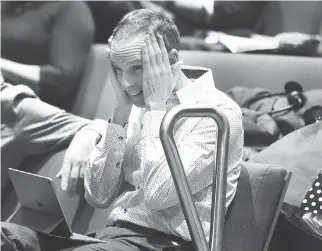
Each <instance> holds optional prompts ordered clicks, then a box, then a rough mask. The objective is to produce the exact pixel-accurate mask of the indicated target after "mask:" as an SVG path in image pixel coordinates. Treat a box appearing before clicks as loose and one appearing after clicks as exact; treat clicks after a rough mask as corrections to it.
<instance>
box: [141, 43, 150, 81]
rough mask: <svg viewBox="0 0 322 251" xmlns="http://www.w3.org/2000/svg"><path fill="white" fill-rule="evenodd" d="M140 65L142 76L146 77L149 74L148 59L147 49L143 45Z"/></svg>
mask: <svg viewBox="0 0 322 251" xmlns="http://www.w3.org/2000/svg"><path fill="white" fill-rule="evenodd" d="M142 63H143V75H144V76H145V77H147V75H148V73H149V72H150V59H149V54H148V48H147V46H146V45H145V44H144V45H143V46H142Z"/></svg>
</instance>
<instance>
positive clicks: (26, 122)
mask: <svg viewBox="0 0 322 251" xmlns="http://www.w3.org/2000/svg"><path fill="white" fill-rule="evenodd" d="M0 81H1V97H0V100H1V123H2V124H1V195H2V196H1V200H2V202H4V200H5V199H6V197H7V195H9V189H12V188H11V187H10V186H8V185H9V184H10V179H9V176H8V168H9V167H10V168H18V167H19V166H20V165H21V163H23V161H24V160H26V158H27V157H29V156H34V155H39V154H44V153H50V152H53V151H57V150H59V149H62V148H63V147H67V146H68V145H69V144H70V142H71V141H72V139H73V144H72V145H70V148H69V150H67V151H66V153H65V156H64V161H63V167H64V169H63V170H64V172H60V173H59V174H58V175H57V177H59V178H60V177H61V178H62V181H61V183H62V189H63V190H64V191H67V190H69V192H70V193H69V194H70V195H72V194H73V193H74V192H75V189H76V186H77V183H78V178H82V177H83V174H84V169H85V166H86V163H87V162H86V161H87V156H88V155H89V153H90V152H91V150H92V148H93V147H94V146H95V143H96V140H95V137H96V136H97V134H98V133H99V132H101V135H103V134H104V131H105V130H104V122H101V120H94V121H90V120H88V119H85V118H82V117H79V116H76V115H73V114H71V113H68V112H66V111H65V110H63V109H60V108H58V107H55V106H53V105H50V104H48V103H46V102H44V101H42V100H41V99H39V98H38V97H37V95H36V94H35V92H34V91H33V90H32V89H31V88H29V87H28V86H23V85H22V86H20V85H16V86H13V85H11V84H10V83H7V82H5V81H4V80H3V78H2V75H1V72H0ZM86 128H87V129H88V130H87V129H86ZM101 128H103V129H101ZM80 129H82V132H81V133H79V134H77V135H78V136H75V134H76V133H77V132H78V131H79V130H80ZM74 136H75V137H74ZM84 140H85V142H86V144H83V143H84ZM79 144H80V145H83V147H82V148H81V149H78V148H75V147H73V146H74V145H79ZM78 150H79V151H78ZM70 177H71V179H70ZM69 179H70V180H71V181H69Z"/></svg>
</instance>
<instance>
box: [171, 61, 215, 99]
mask: <svg viewBox="0 0 322 251" xmlns="http://www.w3.org/2000/svg"><path fill="white" fill-rule="evenodd" d="M182 77H183V81H185V86H184V87H183V88H182V89H180V90H178V91H177V92H176V93H175V94H176V96H177V97H178V99H179V102H180V104H186V105H194V104H197V103H198V102H199V101H200V100H202V99H203V98H204V96H205V92H207V90H209V89H213V88H214V87H215V83H214V79H213V75H212V71H211V70H210V69H207V68H203V67H192V66H183V67H182Z"/></svg>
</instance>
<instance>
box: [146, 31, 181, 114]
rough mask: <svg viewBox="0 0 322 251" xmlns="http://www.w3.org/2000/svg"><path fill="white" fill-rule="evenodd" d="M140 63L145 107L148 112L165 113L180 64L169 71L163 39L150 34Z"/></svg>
mask: <svg viewBox="0 0 322 251" xmlns="http://www.w3.org/2000/svg"><path fill="white" fill-rule="evenodd" d="M142 61H143V95H144V102H145V106H146V108H147V109H148V110H159V111H165V110H166V102H167V100H168V98H169V96H170V94H171V92H172V91H173V90H174V88H175V86H176V81H175V78H174V74H177V72H178V71H179V70H180V66H181V62H177V63H176V64H174V65H173V66H172V69H171V66H170V62H169V57H168V52H167V49H166V47H165V44H164V41H163V37H162V36H161V35H159V34H157V36H155V35H154V33H152V32H150V33H149V35H147V36H146V39H145V45H143V48H142ZM172 71H173V72H174V73H172Z"/></svg>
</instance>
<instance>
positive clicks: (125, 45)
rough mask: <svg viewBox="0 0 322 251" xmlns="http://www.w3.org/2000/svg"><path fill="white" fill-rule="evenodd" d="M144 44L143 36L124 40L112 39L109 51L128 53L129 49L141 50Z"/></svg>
mask: <svg viewBox="0 0 322 251" xmlns="http://www.w3.org/2000/svg"><path fill="white" fill-rule="evenodd" d="M144 43H145V35H143V34H140V35H136V36H129V37H126V38H124V39H117V38H116V39H113V40H112V46H111V49H112V50H115V51H116V52H122V51H128V50H131V49H136V48H140V49H141V48H142V46H143V45H144Z"/></svg>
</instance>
